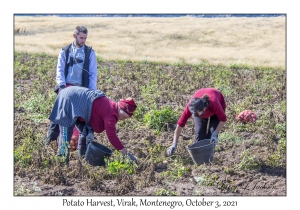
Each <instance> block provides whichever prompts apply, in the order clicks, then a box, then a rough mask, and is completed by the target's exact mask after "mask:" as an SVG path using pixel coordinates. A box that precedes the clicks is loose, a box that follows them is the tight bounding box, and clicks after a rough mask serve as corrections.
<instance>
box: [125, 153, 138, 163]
mask: <svg viewBox="0 0 300 210" xmlns="http://www.w3.org/2000/svg"><path fill="white" fill-rule="evenodd" d="M127 156H128V158H129V159H130V160H131V161H136V157H134V155H133V154H131V153H127Z"/></svg>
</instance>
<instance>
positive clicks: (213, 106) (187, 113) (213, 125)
mask: <svg viewBox="0 0 300 210" xmlns="http://www.w3.org/2000/svg"><path fill="white" fill-rule="evenodd" d="M225 108H226V103H225V100H224V96H223V95H222V93H221V92H220V91H218V90H217V89H215V88H202V89H200V90H198V91H196V92H195V93H194V95H192V97H191V99H190V101H189V102H188V103H187V105H186V107H185V108H184V110H183V112H182V114H181V117H180V118H179V120H178V122H177V126H176V129H175V131H174V137H173V144H172V146H170V147H169V148H168V149H167V151H166V155H167V156H170V155H172V154H173V153H174V152H175V150H176V148H177V144H178V139H179V136H180V134H181V131H182V129H183V128H184V126H185V124H186V122H187V120H188V119H189V118H190V117H191V116H192V115H193V117H194V124H195V131H196V141H201V140H203V139H211V140H212V141H215V143H217V142H218V133H219V132H220V130H221V129H222V127H223V126H224V124H225V122H226V114H225ZM209 118H210V120H209ZM208 123H209V125H208Z"/></svg>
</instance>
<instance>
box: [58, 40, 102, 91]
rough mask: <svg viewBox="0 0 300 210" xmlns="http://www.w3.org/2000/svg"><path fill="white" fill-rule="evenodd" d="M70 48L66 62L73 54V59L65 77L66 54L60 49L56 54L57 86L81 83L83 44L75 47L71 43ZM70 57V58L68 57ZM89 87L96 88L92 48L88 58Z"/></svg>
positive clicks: (79, 84) (95, 70)
mask: <svg viewBox="0 0 300 210" xmlns="http://www.w3.org/2000/svg"><path fill="white" fill-rule="evenodd" d="M71 47H72V50H71V52H70V53H69V58H68V62H70V61H72V59H73V56H75V58H76V59H75V61H74V62H73V65H72V66H70V67H69V70H68V75H67V77H65V65H66V55H65V51H64V50H61V51H60V52H59V55H58V61H57V67H56V83H57V85H58V86H61V85H66V83H70V84H73V85H76V86H81V84H82V71H84V70H83V63H84V56H85V55H84V46H83V47H81V48H76V47H75V46H74V45H73V44H72V46H71ZM70 58H71V59H70ZM89 61H90V63H89V87H88V88H89V89H92V90H97V75H98V70H97V60H96V54H95V51H94V50H92V51H91V54H90V58H89Z"/></svg>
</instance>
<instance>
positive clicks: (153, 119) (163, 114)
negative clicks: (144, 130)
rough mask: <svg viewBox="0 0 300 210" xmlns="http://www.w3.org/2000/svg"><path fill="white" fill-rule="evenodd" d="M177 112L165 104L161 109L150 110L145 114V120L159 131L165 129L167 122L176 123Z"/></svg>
mask: <svg viewBox="0 0 300 210" xmlns="http://www.w3.org/2000/svg"><path fill="white" fill-rule="evenodd" d="M177 118H178V116H177V113H176V112H174V111H173V109H172V108H171V107H169V106H164V107H163V108H162V109H161V110H156V109H154V110H150V111H149V112H148V113H147V114H145V117H144V122H145V123H146V124H147V126H149V127H150V128H153V129H155V130H156V132H157V133H160V132H161V131H165V130H166V128H167V126H166V125H167V123H175V122H176V121H177Z"/></svg>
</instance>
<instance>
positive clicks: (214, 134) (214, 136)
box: [210, 131, 219, 144]
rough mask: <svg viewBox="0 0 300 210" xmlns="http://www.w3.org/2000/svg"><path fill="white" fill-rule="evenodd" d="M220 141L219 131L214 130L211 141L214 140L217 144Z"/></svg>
mask: <svg viewBox="0 0 300 210" xmlns="http://www.w3.org/2000/svg"><path fill="white" fill-rule="evenodd" d="M218 141H219V139H218V133H217V132H216V131H214V132H213V133H212V134H211V138H210V142H211V143H213V142H214V143H215V144H217V143H218Z"/></svg>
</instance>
